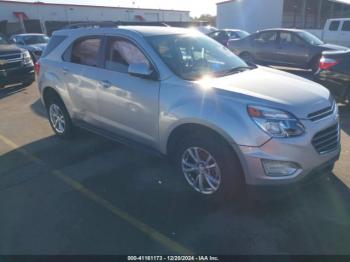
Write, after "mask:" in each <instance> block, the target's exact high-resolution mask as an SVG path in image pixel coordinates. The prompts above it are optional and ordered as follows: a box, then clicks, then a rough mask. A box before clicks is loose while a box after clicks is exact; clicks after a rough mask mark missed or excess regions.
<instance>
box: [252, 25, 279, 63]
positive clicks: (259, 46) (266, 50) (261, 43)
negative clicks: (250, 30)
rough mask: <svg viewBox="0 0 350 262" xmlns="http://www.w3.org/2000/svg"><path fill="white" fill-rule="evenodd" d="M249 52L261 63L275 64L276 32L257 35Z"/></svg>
mask: <svg viewBox="0 0 350 262" xmlns="http://www.w3.org/2000/svg"><path fill="white" fill-rule="evenodd" d="M251 46H252V49H251V52H252V53H253V56H254V57H255V58H256V59H257V60H259V61H262V62H267V63H271V62H272V63H275V62H277V61H278V59H277V54H276V49H277V32H276V31H266V32H261V33H258V34H257V35H256V36H255V37H254V38H253V39H252V44H251Z"/></svg>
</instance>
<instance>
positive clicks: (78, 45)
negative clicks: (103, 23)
mask: <svg viewBox="0 0 350 262" xmlns="http://www.w3.org/2000/svg"><path fill="white" fill-rule="evenodd" d="M101 42H102V39H101V37H89V38H84V39H82V40H78V41H76V42H75V43H74V44H73V47H72V52H71V57H70V62H72V63H76V64H81V65H87V66H97V64H98V54H99V50H100V47H101Z"/></svg>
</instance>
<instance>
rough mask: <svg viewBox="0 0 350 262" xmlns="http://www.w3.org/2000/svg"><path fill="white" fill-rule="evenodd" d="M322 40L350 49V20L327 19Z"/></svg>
mask: <svg viewBox="0 0 350 262" xmlns="http://www.w3.org/2000/svg"><path fill="white" fill-rule="evenodd" d="M322 39H323V41H325V42H327V43H334V44H338V45H343V46H347V47H350V18H336V19H328V20H327V22H326V24H325V26H324V29H323V32H322Z"/></svg>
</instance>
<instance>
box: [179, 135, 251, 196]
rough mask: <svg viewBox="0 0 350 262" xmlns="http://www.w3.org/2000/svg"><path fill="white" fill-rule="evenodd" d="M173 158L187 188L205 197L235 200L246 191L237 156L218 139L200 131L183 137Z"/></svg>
mask: <svg viewBox="0 0 350 262" xmlns="http://www.w3.org/2000/svg"><path fill="white" fill-rule="evenodd" d="M196 149H197V153H196V152H195V150H196ZM191 152H192V153H191ZM210 158H212V160H211V161H209V160H208V159H210ZM173 159H174V161H175V164H176V166H177V169H178V170H179V174H180V173H181V174H182V176H184V179H183V180H184V181H185V182H186V183H187V185H186V186H187V188H189V189H192V191H194V192H197V193H198V194H201V195H202V196H203V197H206V198H209V199H215V200H220V201H221V200H224V199H227V200H232V198H234V197H236V196H238V195H239V194H240V193H242V192H243V191H245V182H244V176H243V172H242V168H241V165H240V162H239V160H238V157H237V156H236V154H235V153H234V151H233V150H232V149H231V148H230V146H229V145H228V144H227V143H226V142H225V141H223V139H221V138H219V137H218V136H215V135H212V134H210V133H208V134H204V135H203V133H202V132H201V133H199V132H197V133H194V134H191V135H189V136H187V137H185V138H183V139H182V140H181V141H179V142H178V143H177V146H176V148H175V150H174V153H173ZM215 165H216V166H215ZM201 187H202V190H201Z"/></svg>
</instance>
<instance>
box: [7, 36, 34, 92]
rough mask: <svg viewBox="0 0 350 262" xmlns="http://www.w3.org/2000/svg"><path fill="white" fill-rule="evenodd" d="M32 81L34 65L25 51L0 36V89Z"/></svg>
mask: <svg viewBox="0 0 350 262" xmlns="http://www.w3.org/2000/svg"><path fill="white" fill-rule="evenodd" d="M33 81H34V65H33V62H32V59H31V58H30V54H29V52H28V51H27V50H25V49H22V48H19V47H17V46H15V45H12V44H11V43H10V42H9V40H8V39H7V38H6V36H4V35H3V34H0V87H3V86H5V85H8V84H16V83H23V84H24V85H29V84H31V83H32V82H33Z"/></svg>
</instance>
